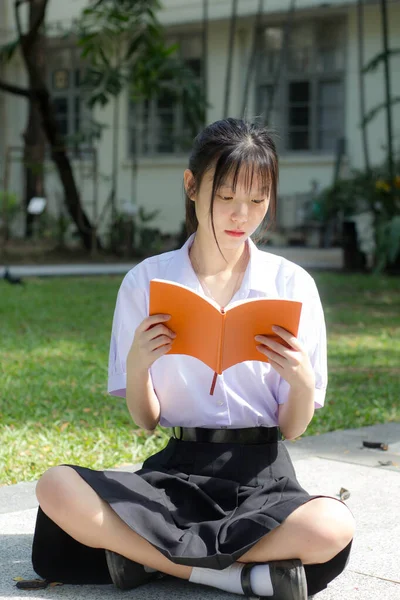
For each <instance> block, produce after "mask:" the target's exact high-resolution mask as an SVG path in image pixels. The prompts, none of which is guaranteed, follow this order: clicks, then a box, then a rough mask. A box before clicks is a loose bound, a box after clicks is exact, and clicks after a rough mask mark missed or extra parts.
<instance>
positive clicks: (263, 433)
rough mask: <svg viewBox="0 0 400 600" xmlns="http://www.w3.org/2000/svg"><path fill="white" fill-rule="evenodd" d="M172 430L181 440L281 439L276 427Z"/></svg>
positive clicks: (247, 441)
mask: <svg viewBox="0 0 400 600" xmlns="http://www.w3.org/2000/svg"><path fill="white" fill-rule="evenodd" d="M176 429H177V430H178V435H177V434H176V433H175V430H176ZM173 432H174V438H175V439H177V440H182V441H183V442H206V443H209V442H214V443H220V444H224V443H227V444H231V443H236V444H269V443H271V442H278V441H279V440H281V439H282V436H281V433H280V431H279V429H278V427H246V428H244V429H207V428H205V427H174V428H173Z"/></svg>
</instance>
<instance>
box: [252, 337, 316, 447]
mask: <svg viewBox="0 0 400 600" xmlns="http://www.w3.org/2000/svg"><path fill="white" fill-rule="evenodd" d="M273 330H274V331H275V333H277V334H278V335H279V336H280V337H281V338H282V339H284V340H285V341H286V342H287V343H288V344H290V346H291V347H290V348H286V346H283V345H282V344H280V343H279V342H276V341H274V340H272V339H270V338H268V337H267V336H256V341H258V342H261V344H260V346H257V349H258V350H259V352H261V353H262V354H265V355H266V356H267V357H268V360H269V362H270V363H271V366H272V367H273V368H274V369H275V370H276V371H277V372H278V373H279V375H281V377H282V378H283V379H285V381H286V382H287V383H288V384H289V386H290V389H289V396H288V399H287V401H286V402H285V403H283V404H280V405H279V413H278V423H279V428H280V430H281V431H282V433H283V435H284V436H285V438H287V439H293V438H296V437H298V436H299V435H301V434H302V433H304V432H305V430H306V429H307V427H308V424H309V423H310V421H311V419H312V417H313V415H314V406H315V404H314V393H315V392H314V390H315V375H314V372H313V368H312V365H311V361H310V358H309V356H308V353H307V351H306V349H305V348H304V346H303V345H302V344H301V343H300V342H299V340H298V339H297V338H296V337H295V336H294V335H292V334H291V333H289V332H288V331H286V330H285V329H282V327H273Z"/></svg>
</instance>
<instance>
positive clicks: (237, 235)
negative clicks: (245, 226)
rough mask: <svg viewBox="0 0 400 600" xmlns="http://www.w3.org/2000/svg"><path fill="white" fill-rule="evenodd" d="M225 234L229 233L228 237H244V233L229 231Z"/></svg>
mask: <svg viewBox="0 0 400 600" xmlns="http://www.w3.org/2000/svg"><path fill="white" fill-rule="evenodd" d="M225 233H227V234H228V235H231V236H233V237H241V236H242V235H244V231H237V230H235V231H229V230H227V229H226V230H225Z"/></svg>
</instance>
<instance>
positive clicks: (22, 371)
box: [0, 273, 400, 484]
mask: <svg viewBox="0 0 400 600" xmlns="http://www.w3.org/2000/svg"><path fill="white" fill-rule="evenodd" d="M315 278H316V280H317V284H318V287H319V289H320V293H321V297H322V300H323V304H324V307H325V316H326V321H327V327H328V340H329V376H330V381H329V390H328V394H327V401H326V406H325V407H324V408H323V409H321V410H319V411H317V412H316V416H315V417H314V419H313V421H312V423H311V424H310V426H309V428H308V430H307V434H316V433H323V432H326V431H330V430H333V429H338V428H348V427H360V426H363V425H371V424H373V423H378V422H385V421H391V420H399V419H400V407H399V397H400V378H399V364H400V279H399V278H389V277H371V276H361V275H360V276H354V275H353V276H350V275H339V274H331V273H321V274H316V275H315ZM26 281H27V285H26V286H25V287H20V286H10V285H6V284H5V283H4V282H0V334H1V338H0V380H1V386H0V483H1V484H11V483H16V482H18V481H27V480H33V479H36V478H38V477H39V476H40V474H41V473H42V472H43V471H44V470H45V469H47V468H48V467H50V466H52V465H56V464H60V463H67V464H68V463H69V464H82V465H85V466H90V467H92V468H101V469H103V468H109V467H114V466H117V465H121V464H126V463H132V462H140V461H141V460H143V459H144V458H145V457H146V456H148V455H149V454H151V453H152V452H154V451H156V450H157V449H159V448H161V447H162V446H163V445H165V443H166V441H167V439H168V434H169V431H168V430H163V429H161V428H158V429H157V432H156V434H155V435H150V434H148V433H146V432H143V431H141V430H138V429H137V428H136V427H135V425H134V424H133V422H132V420H131V418H130V416H129V413H128V411H127V409H126V406H125V402H124V400H123V399H119V398H114V397H111V396H108V395H107V393H106V381H107V362H108V346H109V338H110V331H111V321H112V315H113V311H114V305H115V299H116V293H117V290H118V287H119V284H120V281H121V278H120V277H101V278H100V277H99V278H97V277H96V278H86V279H85V278H60V279H28V280H26Z"/></svg>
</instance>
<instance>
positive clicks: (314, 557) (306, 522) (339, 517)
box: [36, 466, 354, 579]
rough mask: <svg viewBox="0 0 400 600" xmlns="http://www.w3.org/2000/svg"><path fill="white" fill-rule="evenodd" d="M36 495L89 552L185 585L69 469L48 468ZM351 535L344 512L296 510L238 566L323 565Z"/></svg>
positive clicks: (332, 507) (327, 503)
mask: <svg viewBox="0 0 400 600" xmlns="http://www.w3.org/2000/svg"><path fill="white" fill-rule="evenodd" d="M36 495H37V498H38V501H39V504H40V506H41V508H42V510H43V512H44V513H46V514H47V516H48V517H49V518H50V519H52V520H53V521H54V522H55V523H56V524H57V525H59V527H61V529H63V530H64V531H66V532H67V533H68V534H69V535H70V536H71V537H72V538H74V539H75V540H77V541H78V542H81V543H82V544H85V545H86V546H89V547H92V548H107V549H108V550H113V551H114V552H117V553H118V554H122V555H123V556H126V557H127V558H129V559H131V560H133V561H135V562H138V563H140V564H143V565H146V566H148V567H151V568H153V569H156V570H157V571H161V572H163V573H166V574H168V575H172V576H174V577H178V578H181V579H189V577H190V574H191V572H192V568H191V567H187V566H184V565H177V564H175V563H173V562H172V561H170V560H169V559H168V558H166V557H165V556H164V555H163V554H161V552H159V551H158V550H157V549H156V548H154V546H152V545H151V544H150V543H149V542H147V540H145V539H144V538H142V537H141V536H139V535H138V534H137V533H135V532H134V531H132V530H131V529H130V527H128V525H126V523H124V522H123V521H122V519H120V518H119V517H118V515H117V514H116V513H115V512H114V511H113V510H112V508H110V506H109V505H108V504H107V503H106V502H104V501H103V500H102V499H101V498H100V497H99V496H98V495H97V494H96V492H95V491H94V490H93V489H92V488H91V487H90V486H89V485H88V484H87V483H86V482H85V481H84V480H83V479H82V478H81V477H80V475H78V473H76V471H75V470H74V469H72V468H70V467H66V466H58V467H52V468H51V469H49V470H48V471H46V473H44V475H43V476H42V477H41V479H40V480H39V482H38V484H37V487H36ZM353 534H354V520H353V517H352V515H351V513H350V511H349V510H348V508H347V507H346V506H345V505H344V504H342V503H341V502H338V501H337V500H334V499H329V498H317V499H314V500H311V501H309V502H308V503H306V504H303V505H302V506H300V507H299V508H298V509H297V510H295V511H294V512H293V513H292V514H291V515H289V517H288V518H287V519H286V520H285V521H284V523H282V525H280V526H279V527H277V528H276V529H275V530H274V531H272V532H270V533H268V534H267V535H266V536H264V537H263V538H262V539H261V540H260V541H259V542H258V543H257V544H255V545H254V546H253V547H252V548H251V549H250V550H249V551H248V552H247V553H246V554H244V555H242V556H241V557H240V559H239V562H243V563H247V562H260V563H266V562H271V561H275V560H285V559H291V558H299V559H300V560H301V561H302V562H303V564H305V565H307V564H316V563H324V562H327V561H328V560H330V559H331V558H333V557H334V556H336V554H338V553H339V552H340V551H341V550H342V549H343V548H345V547H346V546H347V545H348V544H349V542H350V541H351V539H352V538H353Z"/></svg>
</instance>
